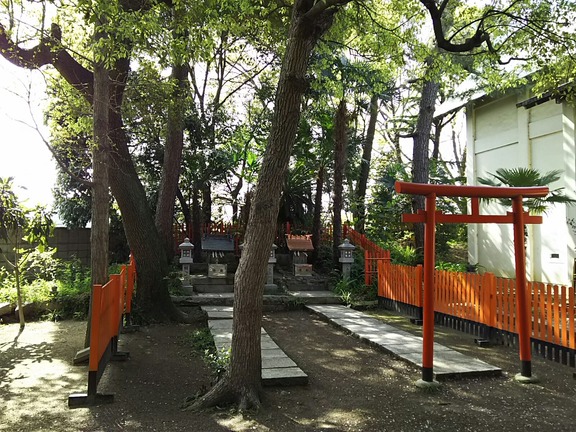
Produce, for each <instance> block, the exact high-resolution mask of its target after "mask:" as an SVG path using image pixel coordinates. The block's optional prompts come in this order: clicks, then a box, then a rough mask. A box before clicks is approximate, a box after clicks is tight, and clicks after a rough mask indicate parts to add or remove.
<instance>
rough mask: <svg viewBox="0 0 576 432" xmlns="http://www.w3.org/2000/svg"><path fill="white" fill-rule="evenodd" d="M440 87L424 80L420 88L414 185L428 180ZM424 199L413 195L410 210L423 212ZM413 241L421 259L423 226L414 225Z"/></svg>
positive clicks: (413, 164)
mask: <svg viewBox="0 0 576 432" xmlns="http://www.w3.org/2000/svg"><path fill="white" fill-rule="evenodd" d="M439 88H440V86H439V84H438V83H437V82H435V81H432V80H429V79H426V80H425V81H424V85H423V87H422V97H421V99H420V109H419V112H418V122H417V123H416V130H415V133H414V149H413V157H412V181H413V182H414V183H428V181H429V179H430V157H429V143H430V131H431V129H432V120H433V118H434V107H435V105H436V98H437V96H438V90H439ZM424 203H425V198H424V197H423V196H420V195H414V197H413V198H412V210H413V211H414V213H416V212H417V211H418V210H424ZM414 239H415V246H416V252H417V253H418V255H419V256H420V257H421V256H422V253H423V251H424V224H422V223H417V224H414Z"/></svg>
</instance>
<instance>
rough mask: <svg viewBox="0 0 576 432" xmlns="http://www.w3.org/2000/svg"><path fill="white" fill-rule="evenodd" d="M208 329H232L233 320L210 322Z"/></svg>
mask: <svg viewBox="0 0 576 432" xmlns="http://www.w3.org/2000/svg"><path fill="white" fill-rule="evenodd" d="M208 328H209V329H221V328H226V329H231V328H232V320H231V319H227V320H208Z"/></svg>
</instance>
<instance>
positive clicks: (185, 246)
mask: <svg viewBox="0 0 576 432" xmlns="http://www.w3.org/2000/svg"><path fill="white" fill-rule="evenodd" d="M178 249H180V250H192V249H194V245H193V244H192V243H190V239H189V238H188V237H186V238H185V239H184V241H183V242H182V243H180V244H179V245H178Z"/></svg>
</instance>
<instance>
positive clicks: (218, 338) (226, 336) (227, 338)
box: [212, 333, 232, 344]
mask: <svg viewBox="0 0 576 432" xmlns="http://www.w3.org/2000/svg"><path fill="white" fill-rule="evenodd" d="M212 337H213V338H214V344H216V343H218V342H232V333H222V334H213V335H212Z"/></svg>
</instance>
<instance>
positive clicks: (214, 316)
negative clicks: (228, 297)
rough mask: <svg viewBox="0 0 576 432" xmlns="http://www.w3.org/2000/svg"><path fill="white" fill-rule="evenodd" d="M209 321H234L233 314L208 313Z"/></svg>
mask: <svg viewBox="0 0 576 432" xmlns="http://www.w3.org/2000/svg"><path fill="white" fill-rule="evenodd" d="M207 315H208V319H221V320H226V319H232V317H233V315H232V312H207Z"/></svg>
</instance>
